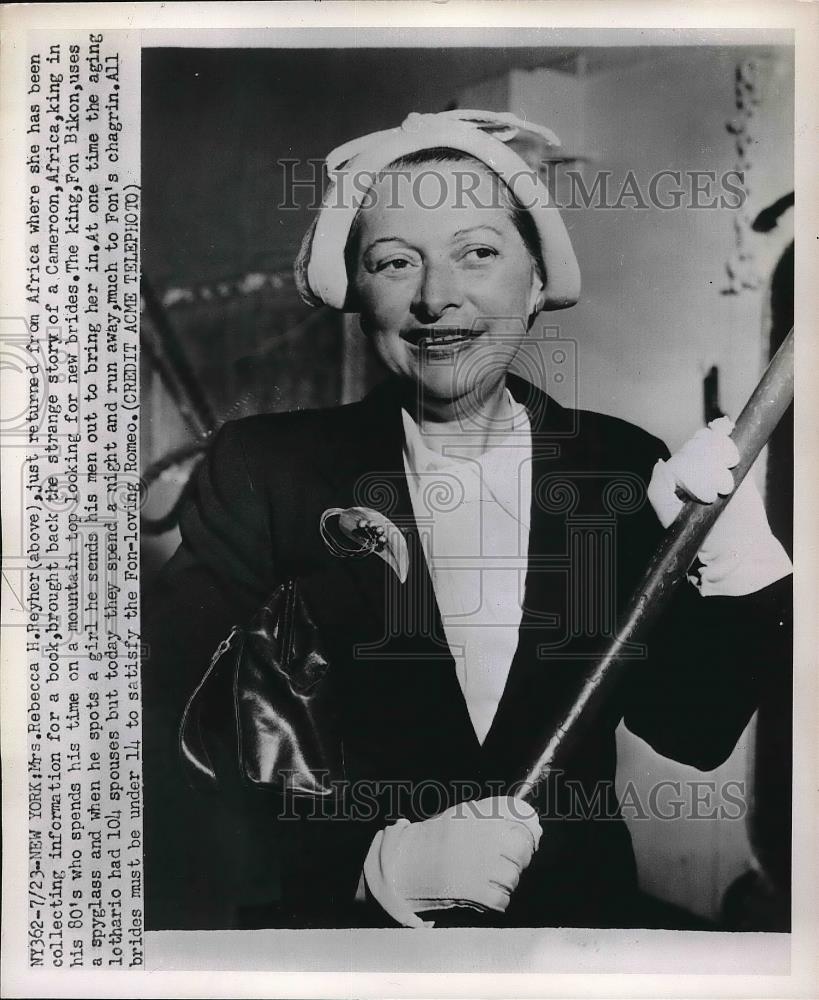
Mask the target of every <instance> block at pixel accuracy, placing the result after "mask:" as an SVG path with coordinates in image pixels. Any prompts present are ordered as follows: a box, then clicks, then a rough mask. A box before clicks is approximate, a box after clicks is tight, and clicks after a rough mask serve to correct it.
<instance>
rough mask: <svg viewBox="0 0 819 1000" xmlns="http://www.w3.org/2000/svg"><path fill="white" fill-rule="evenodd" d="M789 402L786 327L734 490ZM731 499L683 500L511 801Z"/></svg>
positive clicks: (740, 439)
mask: <svg viewBox="0 0 819 1000" xmlns="http://www.w3.org/2000/svg"><path fill="white" fill-rule="evenodd" d="M792 400H793V328H791V331H790V333H789V334H788V336H787V337H786V338H785V340H784V341H783V342H782V346H781V347H780V348H779V350H778V351H777V353H776V355H775V356H774V358H773V359H772V360H771V363H770V364H769V365H768V368H767V370H766V371H765V374H764V375H763V376H762V379H761V380H760V382H759V385H757V387H756V389H755V390H754V392H753V393H752V395H751V398H750V399H749V400H748V402H747V403H746V404H745V408H744V409H743V411H742V413H741V414H740V416H739V419H738V420H737V422H736V426H735V428H734V431H733V433H732V435H731V437H732V439H733V441H734V443H735V444H736V446H737V450H738V451H739V456H740V460H739V464H738V465H737V466H735V468H733V469H732V470H731V471H732V473H733V476H734V483H735V486H734V488H735V489H736V487H738V486H739V484H740V483H741V482H742V480H743V479H744V478H745V476H746V475H747V473H748V470H749V469H750V468H751V466H752V465H753V463H754V461H755V460H756V458H757V456H758V455H759V453H760V451H761V450H762V449H763V447H764V446H765V443H766V442H767V440H768V438H769V437H770V436H771V434H772V433H773V430H774V428H775V427H776V425H777V424H778V423H779V421H780V420H781V419H782V416H783V415H784V414H785V412H786V410H787V409H788V407H789V406H790V404H791V402H792ZM731 495H732V494H729V495H728V496H727V497H719V498H718V499H717V500H716V501H715V502H714V503H711V504H703V503H699V502H697V501H694V500H689V501H688V502H687V503H686V504H685V505H684V506H683V509H682V510H681V511H680V513H679V514H678V515H677V518H676V520H675V521H674V523H673V524H672V525H671V526H670V527H669V529H668V531H667V533H666V535H665V536H664V538H663V541H662V543H661V544H660V547H659V549H658V550H657V552H656V553H655V554H654V557H653V558H652V560H651V562H650V563H649V565H648V568H647V569H646V571H645V573H644V575H643V578H642V580H641V581H640V583H639V584H638V586H637V588H636V590H635V591H634V594H633V595H632V597H631V600H630V601H629V603H628V605H627V607H626V610H625V612H624V614H623V618H622V621H623V624H622V625H621V626H620V628H619V630H618V632H617V635H616V636H615V637H614V639H613V640H612V641H611V643H610V644H609V646H608V648H607V649H606V650H605V652H604V653H603V655H602V656H601V658H600V660H599V661H598V662H597V664H596V666H595V667H594V668H593V670H592V671H591V673H590V674H589V675H588V677H587V678H586V680H585V681H584V682H583V687H582V688H581V690H580V693H579V694H578V696H577V698H576V699H575V701H574V703H573V704H572V705H571V706H570V707H569V709H568V710H567V711H566V713H565V714H564V716H563V718H562V719H561V721H560V722H559V723H558V725H557V727H556V728H555V731H554V733H553V734H552V735H551V737H550V738H549V740H548V742H547V743H546V745H545V746H544V748H543V750H542V751H541V752H540V753H539V754H538V756H537V757H536V759H535V760H534V761H533V763H532V766H531V767H530V768H529V769H528V771H527V772H526V775H525V776H524V778H523V780H522V782H521V783H520V784H519V786H518V787H517V788H516V790H515V795H516V797H518V798H531V797H532V796H533V795H534V794H535V793H536V791H537V788H538V785H539V784H540V782H541V781H542V780H543V779H544V778H545V777H546V776H547V775H548V774H549V772H550V771H553V770H554V769H555V768H560V767H562V766H563V765H564V764H565V762H566V760H567V758H568V757H569V756H570V755H571V753H572V751H573V749H574V748H575V747H576V746H577V745H578V741H579V740H580V739H581V738H582V736H583V734H584V733H585V732H586V731H587V730H588V727H589V726H590V725H591V724H592V723H593V722H594V720H595V719H596V718H597V717H598V715H599V712H600V709H601V708H602V707H603V705H604V704H605V703H606V701H607V700H608V699H609V698H610V696H611V692H612V690H613V688H614V687H615V685H616V683H617V680H618V678H619V677H620V675H621V674H622V672H623V670H624V669H625V667H626V664H627V662H628V660H627V659H626V658H625V657H621V656H620V651H621V649H623V648H624V647H626V648H627V646H628V644H629V643H634V642H639V641H641V638H642V637H644V636H645V634H646V632H647V630H648V629H649V628H650V627H651V625H652V624H653V623H654V621H655V620H656V619H657V616H658V615H659V614H660V612H661V611H662V609H663V608H664V607H665V606H666V604H667V603H668V601H669V599H670V598H671V596H672V594H673V593H674V591H675V589H676V588H677V586H678V585H679V583H680V581H681V580H682V579H683V578H684V577H685V574H686V572H687V570H688V567H689V566H690V565H691V563H692V562H693V561H694V558H695V556H696V554H697V551H698V550H699V549H700V548H701V547H702V543H703V541H704V539H705V536H706V535H707V534H708V532H709V531H710V529H711V527H712V525H713V524H714V521H716V519H717V518H718V517H719V515H720V512H721V511H722V509H723V507H724V506H725V504H726V503H727V502H728V501H729V500H730V498H731Z"/></svg>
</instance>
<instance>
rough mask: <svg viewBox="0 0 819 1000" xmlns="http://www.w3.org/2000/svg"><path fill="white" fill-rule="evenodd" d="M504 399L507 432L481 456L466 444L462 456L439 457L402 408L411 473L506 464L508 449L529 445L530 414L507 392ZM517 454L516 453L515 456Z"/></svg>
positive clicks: (481, 453) (407, 457) (485, 467)
mask: <svg viewBox="0 0 819 1000" xmlns="http://www.w3.org/2000/svg"><path fill="white" fill-rule="evenodd" d="M506 396H507V399H508V401H509V408H510V429H509V431H508V432H507V433H506V434H504V435H503V436H502V437H499V438H497V439H495V440H492V442H491V444H490V446H489V448H487V449H486V451H484V452H480V453H479V452H478V451H477V446H476V447H475V449H471V448H470V446H469V443H468V441H467V442H466V443H465V445H464V447H463V449H460V446H459V450H462V452H463V454H461V455H447V454H443V455H442V454H441V453H439V452H437V451H434V450H433V449H432V448H430V447H429V446H428V445H427V444H426V442H425V441H424V437H423V434H422V433H421V430H420V428H419V427H418V424H417V423H416V422H415V420H413V418H412V417H411V416H410V415H409V413H408V412H407V411H406V410H405V409H403V408H402V410H401V417H402V419H403V422H404V456H405V458H406V463H407V466H408V468H409V469H410V470H411V471H412V472H414V473H420V472H434V471H440V470H443V469H449V470H452V469H453V466H455V467H457V466H465V467H470V466H473V465H474V463H475V462H479V463H480V464H481V466H482V467H483V468H484V470H486V469H490V468H493V467H497V466H498V464H499V463H501V464H503V465H505V464H506V462H507V461H508V456H509V450H510V447H511V448H513V449H515V450H518V449H520V448H523V447H529V446H530V445H531V436H530V429H531V425H530V422H529V414H528V413H527V412H526V407H525V406H524V405H523V404H522V403H518V402H517V400H516V399H515V398H514V396H513V395H512V393H511V392H510V391H509V390H508V389H507V390H506ZM518 454H519V452H518Z"/></svg>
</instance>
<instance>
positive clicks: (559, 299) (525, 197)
mask: <svg viewBox="0 0 819 1000" xmlns="http://www.w3.org/2000/svg"><path fill="white" fill-rule="evenodd" d="M519 132H532V133H535V134H536V135H540V136H541V137H543V138H544V139H546V140H547V141H548V142H549V143H550V144H552V145H555V146H559V145H560V140H559V139H558V138H557V136H556V135H555V134H554V132H552V131H550V130H549V129H546V128H543V127H542V126H540V125H533V124H529V123H527V122H523V121H521V120H520V119H519V118H516V117H515V116H514V115H512V114H509V113H507V112H494V111H461V110H459V111H443V112H441V113H440V114H418V113H417V112H413V113H412V114H410V115H408V116H407V118H406V119H405V120H404V122H403V123H402V125H401V127H400V128H393V129H387V130H386V131H383V132H373V133H371V134H370V135H365V136H362V137H361V138H360V139H353V140H352V141H351V142H347V143H344V145H343V146H339V147H337V148H336V149H334V150H333V151H332V152H331V153H330V154H329V155H328V157H327V159H326V161H325V163H326V167H327V173H328V175H329V177H330V185H329V187H328V190H327V193H326V194H325V197H324V201H323V204H322V207H321V209H320V211H319V214H318V217H317V218H316V219H315V221H314V222H313V224H312V226H311V227H310V229H309V230H308V231H307V233H306V234H305V237H304V240H303V241H302V245H301V249H300V250H299V255H298V257H297V259H296V263H295V278H296V286H297V287H298V290H299V294H300V295H301V297H302V298H303V299H304V301H305V302H308V303H310V304H311V305H321V304H322V303H323V304H325V305H328V306H332V307H333V308H334V309H345V308H349V307H348V306H347V269H346V265H345V260H344V249H345V247H346V245H347V238H348V236H349V234H350V228H351V227H352V225H353V221H354V220H355V217H356V214H357V213H358V210H359V208H360V206H361V203H362V202H363V201H364V199H365V197H366V195H367V190H368V188H369V186H371V185H372V184H373V183H374V182H375V179H376V177H377V176H378V174H379V173H380V172H381V171H382V170H383V169H384V168H385V167H387V166H388V165H389V164H390V163H392V162H393V161H394V160H397V159H399V158H400V157H402V156H407V155H408V154H409V153H415V152H418V151H420V150H424V149H433V148H436V147H442V146H443V147H447V148H450V149H457V150H459V151H461V152H464V153H468V154H469V155H470V156H474V157H475V159H477V160H480V161H481V162H482V163H485V164H486V165H487V166H488V167H489V168H490V169H491V170H493V171H494V172H495V173H496V174H497V175H498V176H499V177H500V178H501V179H502V180H503V181H504V182H505V183H506V185H507V187H508V188H509V190H510V191H511V192H512V194H513V195H514V196H515V197H516V199H517V200H518V202H519V203H520V205H521V206H522V207H523V208H524V209H526V210H528V211H529V213H530V215H531V216H532V218H533V220H534V222H535V225H536V227H537V232H538V236H539V237H540V247H541V257H542V261H543V265H544V268H545V272H546V285H545V287H544V289H543V292H542V293H541V296H540V299H539V301H538V309H539V310H540V309H566V308H567V307H569V306H573V305H574V304H575V303H576V302H577V300H578V298H579V296H580V268H579V267H578V266H577V258H576V257H575V254H574V250H573V249H572V244H571V241H570V239H569V234H568V233H567V232H566V227H565V225H564V224H563V219H562V218H561V217H560V213H559V212H558V210H557V208H556V207H555V206H554V205H552V204H551V203H550V199H549V192H548V190H547V188H546V186H545V184H543V182H542V181H541V180H540V178H539V176H538V175H537V172H536V171H534V170H532V169H531V168H530V167H529V166H527V164H526V163H525V161H524V160H522V159H521V157H520V156H518V154H517V153H516V152H514V150H512V149H510V148H509V146H507V145H505V143H507V142H508V141H509V140H510V139H512V138H514V137H515V136H516V135H517V134H518V133H519ZM354 175H355V177H356V178H359V177H361V176H363V177H365V178H369V179H370V180H369V183H368V184H365V185H362V184H360V183H351V182H350V181H351V178H352V177H353V176H354ZM345 181H346V182H347V183H345ZM362 188H363V190H362ZM340 191H343V196H339V194H340Z"/></svg>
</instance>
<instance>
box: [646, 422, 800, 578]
mask: <svg viewBox="0 0 819 1000" xmlns="http://www.w3.org/2000/svg"><path fill="white" fill-rule="evenodd" d="M733 429H734V425H733V423H732V422H731V421H730V420H729V419H728V417H720V418H719V420H712V421H711V423H710V424H709V425H708V427H704V428H702V429H701V430H699V431H697V433H696V434H695V435H694V436H693V437H692V438H690V439H689V440H688V441H686V443H685V444H684V445H683V446H682V447H681V448H680V449H679V450H678V451H676V452H675V453H674V454H673V455H672V456H671V458H670V459H668V461H667V462H663V461H659V462H657V464H656V465H655V467H654V472H653V474H652V477H651V482H650V484H649V487H648V499H649V500H650V501H651V505H652V507H653V508H654V511H655V512H656V514H657V517H658V518H659V519H660V521H661V523H662V525H663V527H665V528H667V527H668V526H669V525H670V524H671V523H672V522H673V521H674V520H675V519H676V517H677V515H678V514H679V512H680V511H681V510H682V507H683V502H684V500H687V499H689V498H692V499H694V500H697V501H699V502H700V503H713V502H714V501H715V500H716V499H717V497H718V496H727V495H728V494H729V493H731V492H732V491H733V489H734V477H733V475H732V474H731V469H732V468H733V467H734V466H735V465H737V463H738V462H739V452H738V451H737V448H736V445H735V444H734V442H733V441H732V440H731V438H730V437H729V434H730V433H731V431H733ZM697 554H698V556H699V559H700V562H701V563H702V564H703V566H702V568H701V570H700V581H699V584H698V586H699V590H700V592H701V593H702V594H703V595H704V596H713V595H719V596H725V597H737V596H740V595H742V594H750V593H753V592H754V591H757V590H761V589H762V588H763V587H767V586H768V585H769V584H771V583H774V582H775V581H776V580H779V579H781V578H782V577H784V576H787V575H788V574H789V573H790V572H791V571H792V569H793V567H792V566H791V562H790V559H789V558H788V555H787V553H786V552H785V550H784V549H783V548H782V545H781V544H780V543H779V541H778V540H777V539H776V538H775V537H774V536H773V534H772V533H771V529H770V526H769V525H768V518H767V516H766V514H765V507H764V505H763V503H762V497H761V496H760V495H759V491H758V490H757V488H756V485H755V484H754V481H753V479H752V477H751V476H750V475H748V476H746V477H745V479H744V480H743V481H742V483H741V484H740V486H739V489H738V490H737V491H736V494H735V495H734V496H733V497H732V498H731V500H730V502H729V503H727V504H726V506H725V508H724V510H723V511H722V513H721V514H720V516H719V517H718V518H717V520H716V522H715V524H714V527H713V528H712V529H711V531H710V532H709V533H708V535H706V538H705V541H704V542H703V546H702V548H701V549H700V551H699V552H698V553H697Z"/></svg>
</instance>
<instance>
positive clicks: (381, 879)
mask: <svg viewBox="0 0 819 1000" xmlns="http://www.w3.org/2000/svg"><path fill="white" fill-rule="evenodd" d="M541 833H542V830H541V827H540V822H539V820H538V817H537V813H536V812H535V810H534V809H533V808H532V807H531V806H530V805H528V803H526V802H523V801H521V800H518V799H512V798H500V797H498V798H487V799H481V800H480V801H478V802H464V803H460V804H459V805H457V806H453V807H452V808H451V809H447V810H445V811H444V812H442V813H441V814H440V815H438V816H434V817H433V818H432V819H428V820H424V821H422V822H420V823H410V822H409V821H408V820H399V821H398V823H396V824H395V825H394V826H389V827H387V828H386V829H385V830H381V831H380V832H379V833H378V834H377V835H376V837H375V839H374V840H373V842H372V845H371V847H370V851H369V853H368V855H367V860H366V861H365V863H364V877H365V879H366V882H367V887H368V888H369V890H370V892H371V893H372V895H373V896H374V897H375V898H376V899H377V900H378V902H379V903H380V904H381V906H382V907H383V908H384V909H385V910H386V911H387V913H389V914H390V916H392V917H393V918H394V919H395V920H397V921H398V922H399V923H401V924H403V925H404V926H405V927H429V926H432V925H431V924H429V923H425V922H424V921H422V920H421V919H420V918H419V917H418V916H416V914H417V913H418V912H421V911H424V910H439V909H448V908H450V907H453V906H471V907H473V908H475V909H478V910H496V911H498V912H500V913H502V912H504V911H505V910H506V907H507V906H508V905H509V900H510V898H511V895H512V893H513V892H514V890H515V887H516V886H517V884H518V880H519V879H520V874H521V872H522V871H523V870H524V869H525V868H526V866H527V865H528V864H529V862H530V861H531V860H532V856H533V854H534V852H535V851H536V850H537V846H538V844H539V843H540V837H541Z"/></svg>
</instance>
